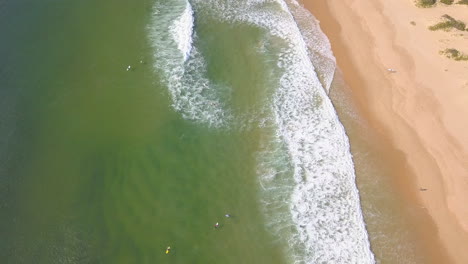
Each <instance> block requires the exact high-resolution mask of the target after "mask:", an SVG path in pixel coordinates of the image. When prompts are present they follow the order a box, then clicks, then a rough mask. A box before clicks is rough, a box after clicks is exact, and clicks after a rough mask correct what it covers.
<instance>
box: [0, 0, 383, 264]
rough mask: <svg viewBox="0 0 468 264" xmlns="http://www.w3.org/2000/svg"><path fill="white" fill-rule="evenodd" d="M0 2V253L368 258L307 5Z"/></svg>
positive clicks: (329, 62)
mask: <svg viewBox="0 0 468 264" xmlns="http://www.w3.org/2000/svg"><path fill="white" fill-rule="evenodd" d="M0 10H1V11H0V12H1V14H2V16H0V29H1V34H2V42H1V43H0V56H1V58H2V60H1V61H0V87H1V90H0V103H1V104H0V108H1V109H0V110H1V111H0V113H1V114H0V121H1V122H0V138H1V140H0V158H1V161H0V198H1V199H0V208H1V210H0V236H1V237H2V239H1V242H0V259H2V260H4V262H3V263H374V255H373V253H372V251H371V249H370V244H369V239H368V235H367V231H366V228H365V223H364V220H363V215H362V212H361V207H360V199H359V192H358V189H357V187H356V184H355V172H354V167H353V162H352V156H351V153H350V146H349V142H348V138H347V136H346V133H345V130H344V128H343V126H342V125H341V123H340V121H339V120H338V117H337V114H336V112H335V110H334V108H333V105H332V103H331V101H330V99H329V96H328V92H329V89H330V85H331V82H332V80H333V78H334V73H335V60H334V57H333V55H332V53H331V51H330V44H329V43H328V40H327V38H326V37H325V36H324V35H323V34H322V33H321V31H320V30H319V28H318V25H317V22H316V21H315V19H314V18H313V16H312V15H311V14H309V13H308V12H307V11H305V10H304V9H303V8H302V7H301V6H300V5H299V4H298V3H297V2H295V1H294V0H245V1H241V0H235V1H234V0H190V1H187V0H170V1H169V0H138V1H124V0H117V1H109V0H102V1H91V0H84V1H70V0H61V1H57V0H45V1H40V2H38V1H33V0H18V1H8V0H7V1H4V2H2V4H1V5H0ZM128 66H131V67H130V69H129V70H127V69H128V68H127V67H128ZM226 213H229V214H232V217H230V218H226V217H224V214H226ZM216 222H219V223H220V225H221V226H220V228H217V229H215V228H214V227H213V225H214V224H215V223H216ZM167 246H171V247H172V251H171V253H170V254H168V255H166V254H165V253H164V251H165V248H166V247H167Z"/></svg>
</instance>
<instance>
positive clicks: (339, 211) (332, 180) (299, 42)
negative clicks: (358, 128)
mask: <svg viewBox="0 0 468 264" xmlns="http://www.w3.org/2000/svg"><path fill="white" fill-rule="evenodd" d="M193 3H194V4H196V5H197V6H198V8H199V9H203V10H207V9H209V10H210V14H213V13H216V14H217V15H218V19H219V20H222V21H224V22H230V23H247V24H250V25H255V26H257V27H260V28H264V29H267V31H268V32H269V33H270V34H271V35H273V36H275V37H278V38H280V39H282V40H283V41H284V43H285V45H284V47H283V48H281V49H280V51H279V60H278V64H277V66H278V67H279V68H280V69H282V70H283V75H282V76H281V79H280V83H279V86H278V89H277V92H276V94H275V96H274V98H273V100H272V105H271V109H272V112H273V120H272V122H270V125H271V126H272V127H275V128H276V130H275V131H276V132H275V133H274V134H271V135H266V136H265V138H264V140H263V142H262V146H263V148H262V150H261V151H260V152H259V157H258V162H259V168H258V171H259V173H260V175H261V181H260V184H261V187H262V190H263V204H264V208H265V213H266V214H267V216H269V219H270V220H269V225H270V227H271V230H273V232H274V233H275V234H276V235H277V237H278V239H279V240H281V239H285V238H286V239H287V240H288V244H289V246H290V250H289V252H292V253H291V258H292V261H293V262H294V263H359V264H363V263H373V262H374V257H373V254H372V252H371V251H370V245H369V241H368V237H367V233H366V230H365V226H364V221H363V217H362V214H361V209H360V204H359V195H358V190H357V188H356V185H355V175H354V168H353V164H352V160H351V154H350V151H349V143H348V139H347V137H346V134H345V131H344V128H343V126H342V125H341V123H340V122H339V120H338V117H337V115H336V113H335V111H334V109H333V106H332V104H331V102H330V100H329V98H328V97H327V94H326V90H327V88H328V86H329V85H330V82H331V79H332V78H333V72H334V59H330V58H331V55H330V56H327V55H326V56H323V54H327V52H328V53H329V54H331V52H330V50H329V45H327V42H324V41H323V35H322V36H320V37H316V36H309V37H307V38H306V41H308V42H306V41H305V40H304V36H303V35H301V31H300V29H299V27H298V25H297V23H296V21H295V20H294V17H296V18H297V17H301V16H304V13H302V14H301V13H300V12H303V10H301V9H299V7H298V6H296V7H294V8H292V10H293V11H296V12H299V13H295V16H293V14H291V13H290V12H289V11H288V9H287V8H286V9H285V6H287V5H285V2H283V1H280V0H278V1H273V0H250V1H243V2H242V3H241V2H240V1H219V0H218V1H213V0H194V1H193ZM288 4H289V6H291V4H294V3H292V2H288ZM310 17H311V15H310V16H309V15H307V16H306V17H305V19H308V18H310ZM309 26H310V27H311V28H314V29H315V32H318V31H319V29H318V28H317V23H316V22H314V23H312V24H309ZM304 32H305V31H303V32H302V33H304ZM306 33H307V32H306ZM312 35H313V34H312ZM314 45H320V46H321V47H320V48H314ZM321 49H325V51H324V50H321ZM311 50H312V52H311ZM314 52H316V54H314ZM311 53H312V54H311ZM317 54H319V55H320V54H321V56H322V57H324V58H326V59H328V62H330V61H331V62H332V63H331V64H332V66H326V67H324V68H323V69H322V70H321V71H322V74H324V75H325V76H328V77H326V78H324V82H323V84H324V85H325V86H326V87H323V85H322V83H320V81H319V78H318V76H317V75H315V74H314V71H316V70H317V69H316V67H314V65H313V64H312V62H311V59H312V60H315V59H317V58H318V57H317V56H316V55H317ZM309 55H310V56H309ZM317 64H318V65H321V64H320V61H319V62H318V63H317ZM327 71H328V72H327ZM317 73H319V74H320V71H319V70H317ZM324 88H325V89H324ZM286 208H287V209H288V210H286Z"/></svg>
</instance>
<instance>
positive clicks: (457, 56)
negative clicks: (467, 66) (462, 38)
mask: <svg viewBox="0 0 468 264" xmlns="http://www.w3.org/2000/svg"><path fill="white" fill-rule="evenodd" d="M440 53H441V54H443V55H445V56H447V58H449V59H454V60H456V61H468V55H467V54H464V53H463V52H460V51H459V50H457V49H445V50H442V51H440Z"/></svg>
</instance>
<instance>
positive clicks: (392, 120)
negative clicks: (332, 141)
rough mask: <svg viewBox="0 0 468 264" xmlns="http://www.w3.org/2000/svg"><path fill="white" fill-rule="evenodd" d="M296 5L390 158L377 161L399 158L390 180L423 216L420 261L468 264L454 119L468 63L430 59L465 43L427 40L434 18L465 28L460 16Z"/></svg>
mask: <svg viewBox="0 0 468 264" xmlns="http://www.w3.org/2000/svg"><path fill="white" fill-rule="evenodd" d="M303 2H304V6H305V7H306V8H307V9H308V10H309V11H310V12H311V13H313V14H314V16H315V17H316V18H317V19H318V20H319V21H320V25H321V28H322V30H323V31H324V32H325V34H326V35H327V37H328V38H329V40H330V42H331V44H332V50H333V52H334V55H335V57H336V59H337V64H338V68H339V69H340V70H341V71H342V74H343V78H344V80H345V82H346V84H347V85H348V86H349V87H350V89H351V91H352V93H353V97H354V98H353V100H354V101H355V104H356V105H357V107H358V108H359V110H360V112H361V113H362V114H363V118H364V119H366V120H367V121H368V122H369V125H370V126H371V128H372V129H373V130H374V131H376V132H377V134H378V135H379V137H380V138H381V140H382V141H383V142H387V143H386V144H385V146H382V147H381V148H383V149H386V150H387V151H388V153H387V155H386V156H388V157H385V158H390V159H391V158H392V157H391V156H392V155H393V154H395V153H397V152H399V153H400V155H401V154H402V156H403V159H397V161H396V162H390V163H392V164H394V165H395V166H398V168H397V169H396V170H395V172H398V173H395V175H392V176H394V177H395V178H394V179H393V180H394V182H395V186H396V188H397V189H398V190H399V192H400V194H401V195H402V196H404V197H405V199H406V200H407V202H408V203H409V204H414V205H418V204H419V205H421V204H422V207H423V208H421V209H424V210H425V211H427V213H426V212H424V213H423V214H421V213H418V216H417V217H414V219H413V220H414V221H415V222H416V223H418V222H420V221H423V222H424V224H422V225H421V226H418V227H417V229H419V230H416V233H417V236H418V237H419V238H420V239H419V240H420V241H421V243H422V244H423V248H425V250H424V251H425V252H426V253H427V254H431V255H434V258H433V260H434V263H441V262H440V261H441V260H443V261H444V263H448V262H450V263H466V262H468V252H465V250H464V246H463V245H467V244H468V220H466V219H468V218H467V217H466V216H468V210H467V209H466V208H464V201H466V200H468V195H467V194H465V193H464V187H468V182H467V180H466V179H465V178H464V175H463V173H466V171H468V164H467V163H466V160H468V137H466V136H465V135H464V134H463V131H464V130H463V128H468V122H467V121H464V120H460V118H457V117H463V116H465V115H464V113H468V105H463V102H466V101H463V100H462V99H464V98H466V95H465V94H468V91H467V89H468V79H466V77H465V78H463V74H464V73H466V72H468V71H467V70H466V69H468V63H466V62H455V61H452V60H449V59H447V58H445V57H443V56H441V55H439V54H438V52H437V51H438V50H440V49H441V47H443V45H448V43H451V42H450V41H452V42H455V43H458V42H460V43H464V42H463V41H464V39H468V38H463V36H462V37H457V36H455V35H454V34H453V32H452V33H447V32H432V31H429V30H427V25H428V24H429V25H430V24H433V23H434V21H436V20H434V19H435V18H437V17H438V15H439V13H440V12H442V14H444V12H448V11H450V13H451V14H452V13H453V12H455V13H456V12H457V10H458V12H459V13H457V18H464V17H463V15H462V14H460V12H466V11H468V8H467V7H466V6H460V5H459V6H449V7H446V6H442V7H440V8H441V9H442V10H440V9H439V10H437V9H435V8H432V9H430V10H428V9H419V8H417V7H415V6H414V5H413V3H408V2H403V1H397V2H392V3H386V2H384V1H382V0H379V1H377V2H373V3H357V2H354V1H352V0H344V1H341V2H335V1H332V2H330V1H328V2H326V1H323V0H304V1H303ZM455 8H456V9H457V10H455ZM466 13H467V14H468V12H466ZM460 16H461V17H460ZM466 17H467V18H468V15H466ZM390 18H393V19H390ZM413 20H414V21H416V22H414V21H413ZM410 21H411V22H414V23H415V24H416V25H415V26H412V24H411V25H410ZM466 22H468V20H467V21H466ZM405 25H406V26H405ZM351 32H352V33H351ZM464 34H466V33H464ZM447 35H449V36H447ZM418 41H420V43H418ZM414 42H415V43H414ZM465 52H466V51H465ZM388 68H391V69H396V72H390V71H387V69H388ZM465 82H466V83H465ZM463 91H467V92H465V93H463ZM387 145H388V146H387ZM392 153H393V154H392ZM449 260H450V261H449Z"/></svg>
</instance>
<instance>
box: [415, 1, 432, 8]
mask: <svg viewBox="0 0 468 264" xmlns="http://www.w3.org/2000/svg"><path fill="white" fill-rule="evenodd" d="M435 3H436V0H418V2H417V4H416V5H417V6H419V7H432V6H433V5H435Z"/></svg>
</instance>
